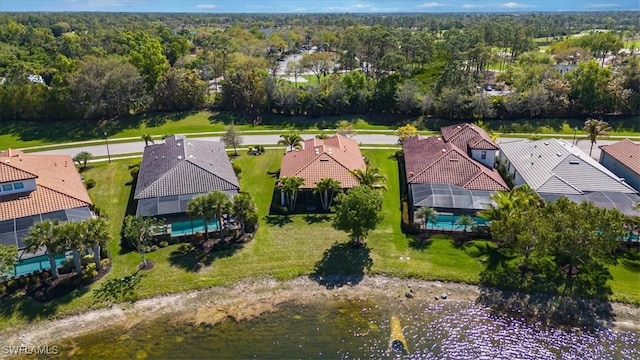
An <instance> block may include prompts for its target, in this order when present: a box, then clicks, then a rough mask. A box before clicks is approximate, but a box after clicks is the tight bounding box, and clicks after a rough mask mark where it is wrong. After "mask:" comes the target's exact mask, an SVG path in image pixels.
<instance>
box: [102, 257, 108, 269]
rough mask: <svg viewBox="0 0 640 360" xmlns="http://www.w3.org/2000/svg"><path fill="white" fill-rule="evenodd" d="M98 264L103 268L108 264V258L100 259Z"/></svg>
mask: <svg viewBox="0 0 640 360" xmlns="http://www.w3.org/2000/svg"><path fill="white" fill-rule="evenodd" d="M100 266H101V267H102V268H103V269H104V268H105V267H107V266H109V259H102V260H100Z"/></svg>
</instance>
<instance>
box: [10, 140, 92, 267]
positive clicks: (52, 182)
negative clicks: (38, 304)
mask: <svg viewBox="0 0 640 360" xmlns="http://www.w3.org/2000/svg"><path fill="white" fill-rule="evenodd" d="M91 206H92V202H91V198H90V197H89V194H88V193H87V190H86V188H85V186H84V183H83V181H82V178H81V177H80V174H79V173H78V170H77V169H76V166H75V164H74V163H73V160H72V159H71V157H70V156H69V155H29V154H24V153H22V152H20V151H16V150H6V151H4V152H1V153H0V243H2V244H5V245H15V246H17V247H18V251H19V253H18V255H19V258H20V262H19V263H18V264H17V265H16V267H15V271H14V274H13V275H14V276H17V275H22V274H26V273H31V272H33V271H40V270H43V269H49V268H50V265H49V260H48V258H47V256H45V249H39V250H38V251H36V252H35V253H29V252H27V251H25V243H24V241H23V239H24V237H25V236H26V235H27V233H28V231H29V228H30V227H31V226H32V225H33V224H35V223H38V222H40V221H43V220H52V221H60V222H64V221H82V220H85V219H89V218H91V217H92V216H93V214H92V212H91V210H90V207H91ZM64 260H65V257H64V254H59V255H57V262H58V264H60V263H62V262H64Z"/></svg>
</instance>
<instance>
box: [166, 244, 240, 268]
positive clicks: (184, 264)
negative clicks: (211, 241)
mask: <svg viewBox="0 0 640 360" xmlns="http://www.w3.org/2000/svg"><path fill="white" fill-rule="evenodd" d="M218 240H219V239H218ZM242 247H243V244H242V243H236V242H227V241H218V242H217V243H216V244H215V245H214V246H212V247H211V248H208V249H206V250H202V249H198V248H197V247H194V246H193V245H191V244H180V246H178V248H176V249H175V250H173V251H172V252H171V253H170V254H169V263H170V264H171V265H173V266H176V267H178V268H181V269H183V270H186V271H192V272H198V271H200V270H201V269H202V268H204V267H207V266H211V264H213V263H214V262H215V261H216V260H217V259H222V258H226V257H230V256H233V254H234V253H235V252H236V251H238V250H239V249H241V248H242Z"/></svg>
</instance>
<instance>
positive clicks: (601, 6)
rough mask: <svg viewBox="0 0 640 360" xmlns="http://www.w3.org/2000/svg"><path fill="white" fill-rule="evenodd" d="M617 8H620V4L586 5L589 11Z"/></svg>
mask: <svg viewBox="0 0 640 360" xmlns="http://www.w3.org/2000/svg"><path fill="white" fill-rule="evenodd" d="M618 6H620V4H588V5H587V7H588V8H590V9H601V8H614V7H618Z"/></svg>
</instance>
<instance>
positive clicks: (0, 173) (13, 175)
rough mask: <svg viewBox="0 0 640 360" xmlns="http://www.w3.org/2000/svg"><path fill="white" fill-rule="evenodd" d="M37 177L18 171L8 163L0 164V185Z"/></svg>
mask: <svg viewBox="0 0 640 360" xmlns="http://www.w3.org/2000/svg"><path fill="white" fill-rule="evenodd" d="M35 178H37V176H36V175H35V174H32V173H30V172H28V171H24V170H20V169H18V168H17V167H15V166H12V165H11V164H9V163H5V162H4V161H3V162H0V183H4V182H10V181H20V180H27V179H35Z"/></svg>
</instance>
